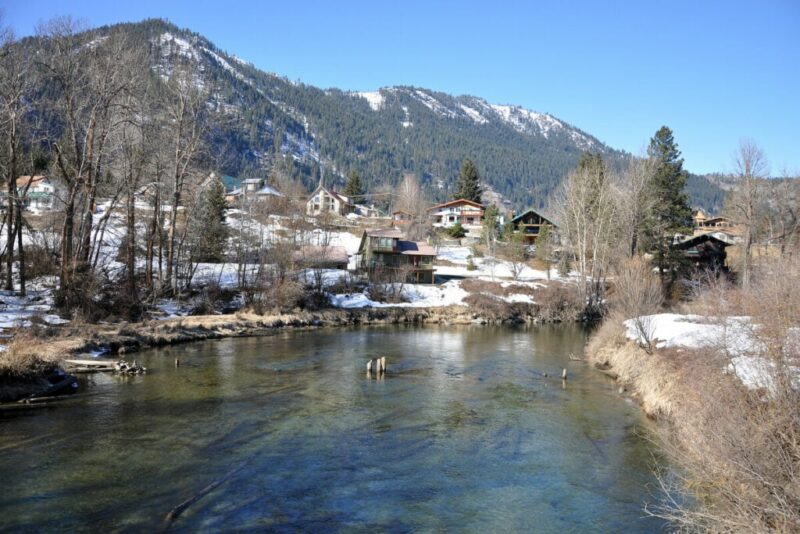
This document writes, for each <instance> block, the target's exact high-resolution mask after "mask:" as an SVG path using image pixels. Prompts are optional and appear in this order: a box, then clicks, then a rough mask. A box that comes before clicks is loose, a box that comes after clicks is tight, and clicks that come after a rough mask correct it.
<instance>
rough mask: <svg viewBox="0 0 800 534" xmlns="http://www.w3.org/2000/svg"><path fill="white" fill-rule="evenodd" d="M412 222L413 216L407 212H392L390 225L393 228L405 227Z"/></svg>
mask: <svg viewBox="0 0 800 534" xmlns="http://www.w3.org/2000/svg"><path fill="white" fill-rule="evenodd" d="M413 220H414V216H413V215H411V214H410V213H408V212H407V211H403V210H398V211H395V212H392V224H393V225H395V226H405V225H408V224H411V221H413Z"/></svg>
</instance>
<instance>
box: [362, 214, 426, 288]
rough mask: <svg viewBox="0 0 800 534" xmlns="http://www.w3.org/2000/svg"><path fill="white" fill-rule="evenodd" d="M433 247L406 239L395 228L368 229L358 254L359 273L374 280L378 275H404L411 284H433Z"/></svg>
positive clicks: (363, 236)
mask: <svg viewBox="0 0 800 534" xmlns="http://www.w3.org/2000/svg"><path fill="white" fill-rule="evenodd" d="M434 258H436V251H435V250H434V248H433V247H432V246H431V245H429V244H427V243H425V242H422V241H409V240H406V239H404V235H403V232H401V231H400V230H398V229H396V228H384V229H380V230H367V231H365V232H364V233H363V235H362V236H361V243H360V245H359V247H358V253H357V255H356V265H357V267H358V270H359V271H360V272H363V273H366V274H367V275H368V276H370V278H372V277H373V276H374V275H375V274H376V273H378V272H387V271H388V272H390V273H391V272H392V271H394V272H396V273H397V274H399V273H402V272H404V273H405V274H406V280H407V281H408V282H412V283H417V284H432V283H433V272H434V269H433V260H434Z"/></svg>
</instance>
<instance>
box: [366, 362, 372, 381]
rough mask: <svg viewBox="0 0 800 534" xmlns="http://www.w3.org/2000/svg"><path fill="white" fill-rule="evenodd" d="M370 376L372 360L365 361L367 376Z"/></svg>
mask: <svg viewBox="0 0 800 534" xmlns="http://www.w3.org/2000/svg"><path fill="white" fill-rule="evenodd" d="M371 377H372V360H370V361H368V362H367V378H371Z"/></svg>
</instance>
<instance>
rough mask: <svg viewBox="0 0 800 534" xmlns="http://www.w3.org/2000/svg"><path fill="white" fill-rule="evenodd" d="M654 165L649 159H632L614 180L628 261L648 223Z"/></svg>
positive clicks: (636, 250) (637, 247) (652, 200)
mask: <svg viewBox="0 0 800 534" xmlns="http://www.w3.org/2000/svg"><path fill="white" fill-rule="evenodd" d="M656 168H657V162H656V161H655V160H654V159H653V158H633V159H632V160H631V161H630V162H629V163H628V166H627V167H626V168H625V169H624V170H623V172H622V173H620V174H619V175H618V176H617V177H616V180H615V182H616V183H615V187H616V189H617V199H618V203H619V210H618V213H617V218H618V221H619V227H620V230H621V231H622V232H624V233H625V240H624V243H625V245H626V247H627V249H628V254H629V256H630V257H633V256H635V255H636V254H637V253H638V252H639V247H640V246H641V243H642V241H643V237H644V232H645V230H646V226H647V223H648V219H649V218H651V216H652V209H653V205H654V203H655V195H654V194H653V177H654V176H655V172H656Z"/></svg>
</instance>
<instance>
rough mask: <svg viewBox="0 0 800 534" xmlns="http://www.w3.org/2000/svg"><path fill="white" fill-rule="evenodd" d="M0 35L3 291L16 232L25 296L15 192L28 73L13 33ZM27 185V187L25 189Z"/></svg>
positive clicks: (9, 279)
mask: <svg viewBox="0 0 800 534" xmlns="http://www.w3.org/2000/svg"><path fill="white" fill-rule="evenodd" d="M1 33H2V35H0V40H1V41H0V139H2V143H3V145H4V149H5V150H4V153H3V154H2V156H1V157H0V165H2V171H3V175H4V176H3V177H4V179H5V182H6V202H5V204H6V217H5V225H6V244H5V245H6V246H5V259H6V279H5V288H6V289H7V290H12V289H14V283H13V265H14V239H15V236H16V234H17V233H19V236H18V237H17V240H18V242H19V247H18V250H17V253H18V255H19V258H20V262H19V266H20V267H19V277H20V292H21V293H22V294H23V295H24V294H25V269H24V265H25V256H24V250H23V248H22V243H23V242H22V208H23V206H22V201H21V199H20V198H19V195H18V191H17V178H18V177H19V175H20V167H21V161H20V160H21V158H22V155H21V152H22V146H21V145H22V143H21V140H22V139H21V138H22V129H23V127H24V124H23V123H24V121H25V119H26V116H27V114H28V112H29V110H30V105H29V103H28V102H27V100H28V99H29V96H30V91H31V85H32V84H31V80H32V72H31V70H32V69H31V65H30V61H29V60H28V58H27V56H26V55H25V54H23V53H22V52H21V50H20V49H19V47H17V46H16V43H15V40H14V36H13V33H11V31H9V30H3V31H2V32H1ZM29 185H30V184H28V186H29Z"/></svg>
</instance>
